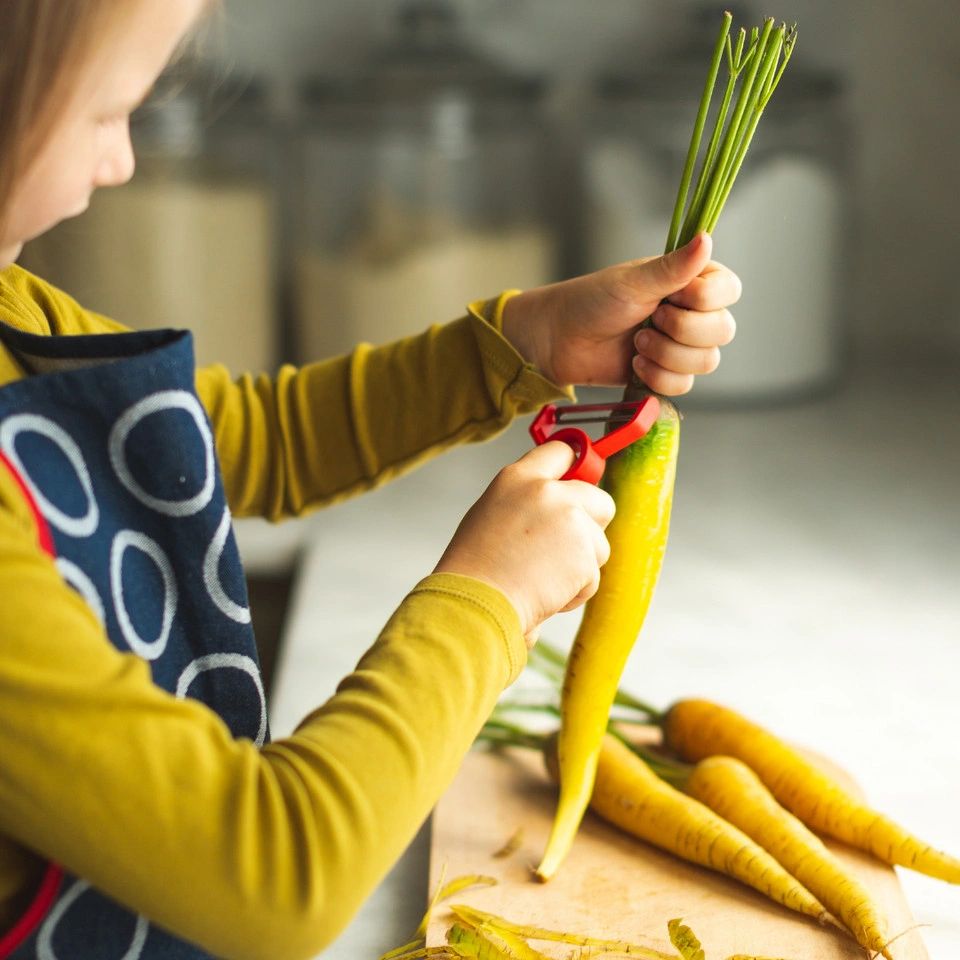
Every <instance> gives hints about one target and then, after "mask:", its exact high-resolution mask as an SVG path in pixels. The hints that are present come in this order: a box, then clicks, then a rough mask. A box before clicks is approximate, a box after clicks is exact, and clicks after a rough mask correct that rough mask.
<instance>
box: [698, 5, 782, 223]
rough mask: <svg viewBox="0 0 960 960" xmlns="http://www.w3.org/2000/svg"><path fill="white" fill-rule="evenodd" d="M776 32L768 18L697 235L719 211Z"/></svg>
mask: <svg viewBox="0 0 960 960" xmlns="http://www.w3.org/2000/svg"><path fill="white" fill-rule="evenodd" d="M772 31H773V20H772V19H771V18H769V17H768V18H767V19H766V20H764V23H763V30H762V32H761V33H760V37H759V39H758V40H757V51H758V53H757V54H756V55H754V56H753V57H752V58H751V61H750V64H749V66H748V68H747V71H746V75H745V76H744V79H743V83H742V84H741V86H740V92H739V94H738V96H737V103H736V106H735V107H734V111H733V117H732V118H731V120H730V123H729V124H728V125H727V129H726V132H725V133H724V136H723V141H722V144H721V146H720V155H719V157H718V159H717V162H716V164H715V165H714V169H713V175H712V176H711V178H710V183H709V185H708V188H707V191H706V194H705V196H704V198H703V202H702V204H701V207H700V211H699V213H698V215H697V219H696V222H695V225H694V231H693V232H694V233H698V232H699V231H700V230H703V229H705V227H706V224H707V223H708V222H709V218H710V214H711V213H712V211H713V210H715V209H716V206H717V203H716V201H717V196H718V194H719V193H720V192H721V190H722V187H723V183H724V182H725V180H726V176H727V172H728V171H729V169H730V164H731V161H732V158H733V155H734V150H735V147H736V144H737V141H738V140H739V138H740V134H741V131H742V125H743V123H744V117H745V116H746V114H747V109H748V107H750V106H751V105H752V101H753V96H754V88H755V85H756V78H757V73H758V71H759V69H760V64H761V62H762V60H763V59H764V58H763V56H762V53H763V52H765V51H766V49H767V41H768V39H769V37H770V34H771V33H772Z"/></svg>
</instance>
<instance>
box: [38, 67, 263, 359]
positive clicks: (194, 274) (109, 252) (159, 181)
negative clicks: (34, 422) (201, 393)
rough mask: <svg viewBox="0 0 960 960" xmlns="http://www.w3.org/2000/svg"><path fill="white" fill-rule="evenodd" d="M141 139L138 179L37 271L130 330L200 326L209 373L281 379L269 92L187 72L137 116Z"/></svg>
mask: <svg viewBox="0 0 960 960" xmlns="http://www.w3.org/2000/svg"><path fill="white" fill-rule="evenodd" d="M131 139H132V141H133V145H134V150H135V153H136V156H137V169H136V173H135V175H134V177H133V179H132V180H131V181H130V183H128V184H125V185H123V186H120V187H111V188H109V189H100V190H98V191H97V192H96V193H95V194H94V196H93V198H92V200H91V204H90V207H89V209H88V210H87V211H86V212H85V213H84V214H83V215H82V216H80V217H78V218H77V219H74V220H70V221H66V222H65V223H63V224H61V225H60V226H58V227H57V228H56V229H55V230H53V231H51V232H50V233H49V234H47V235H45V236H43V237H41V238H39V239H38V240H36V241H34V242H33V243H32V244H30V245H29V247H28V248H27V250H26V251H25V253H24V260H23V262H24V265H25V266H27V267H28V269H33V270H36V272H37V273H39V274H40V275H41V276H43V277H44V278H46V279H49V280H50V281H52V282H53V283H56V284H57V285H59V286H61V287H63V288H64V289H66V290H67V291H68V292H69V293H71V294H72V295H73V296H75V297H77V298H78V299H79V300H80V302H81V303H82V304H83V305H84V306H86V307H88V308H90V309H94V310H97V311H98V312H100V313H103V314H106V315H107V316H109V317H111V318H113V319H115V320H118V321H120V322H121V323H124V324H126V325H127V326H130V327H133V328H137V329H146V328H152V327H161V326H168V327H182V328H188V329H190V330H191V331H192V332H193V334H194V339H195V349H196V356H197V362H198V363H199V364H204V363H212V362H220V363H223V364H225V365H226V366H227V367H228V368H229V369H230V370H231V372H232V373H234V374H239V373H242V372H244V371H251V372H259V371H265V370H271V369H272V367H273V366H274V364H275V363H276V360H277V352H278V318H277V306H276V303H277V289H276V283H275V279H274V278H275V276H276V267H277V263H276V251H275V244H274V222H275V209H274V208H275V206H276V204H275V196H276V172H275V171H276V165H277V160H278V158H277V155H276V152H275V141H276V138H275V135H274V132H273V127H272V123H271V121H270V119H269V117H268V113H267V109H266V98H265V91H264V89H263V87H262V85H261V84H259V83H257V82H255V81H246V82H241V81H239V80H231V79H230V78H228V77H224V76H222V75H219V74H214V73H212V72H208V71H207V70H205V69H204V68H202V67H198V66H196V65H194V64H181V65H180V66H178V67H177V68H175V72H174V73H169V74H166V75H164V76H163V77H161V79H160V81H159V82H158V84H157V87H156V90H155V92H154V94H153V95H151V98H150V99H149V100H148V101H147V103H145V104H144V106H143V107H141V108H140V110H138V111H137V113H136V114H135V115H134V117H133V119H132V122H131Z"/></svg>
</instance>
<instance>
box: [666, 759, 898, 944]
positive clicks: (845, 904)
mask: <svg viewBox="0 0 960 960" xmlns="http://www.w3.org/2000/svg"><path fill="white" fill-rule="evenodd" d="M683 786H684V790H685V792H686V793H688V794H689V795H690V796H691V797H693V798H694V799H696V800H699V801H700V802H701V803H702V804H704V805H705V806H707V807H709V808H710V809H711V810H713V811H714V813H718V814H719V815H720V816H721V817H723V818H724V819H725V820H727V821H728V822H730V823H732V824H733V825H734V826H736V827H739V829H740V830H742V831H743V832H744V833H745V834H746V835H747V836H748V837H750V838H751V839H752V840H754V841H756V842H757V843H758V844H759V845H760V846H761V847H763V849H764V850H766V851H767V852H768V853H770V854H772V855H773V857H774V859H776V860H777V862H778V863H780V864H781V866H783V867H784V868H785V869H786V870H787V871H789V872H790V873H791V874H792V875H793V876H794V877H796V878H797V880H799V881H800V883H802V884H803V885H804V886H805V887H806V888H807V889H808V890H809V891H810V892H811V893H812V894H813V895H814V896H815V897H816V898H817V899H818V900H819V901H820V902H821V903H822V904H823V905H824V906H825V907H826V908H827V909H828V910H829V911H830V912H831V913H832V914H833V915H834V916H835V917H837V919H839V920H841V921H842V922H843V924H844V925H845V926H846V927H847V929H848V930H849V931H850V932H851V933H852V934H853V936H854V938H855V939H856V941H857V943H859V944H860V946H862V947H864V948H865V949H867V950H870V951H873V952H875V953H879V954H881V955H882V956H884V957H886V958H887V960H892V958H891V956H890V953H889V952H888V950H887V948H886V945H887V943H888V941H889V938H888V936H887V932H886V924H885V922H884V919H883V917H882V916H881V914H880V913H879V911H878V909H877V908H876V906H875V905H874V903H873V901H872V900H871V897H870V894H869V892H868V891H867V889H866V888H865V887H864V886H863V884H862V883H860V881H859V880H858V879H857V878H856V877H854V876H851V875H850V874H849V873H848V872H847V871H846V870H844V868H843V866H842V865H841V863H840V861H839V860H837V858H836V857H835V856H834V855H833V854H832V853H831V852H830V851H829V850H828V849H827V848H826V847H825V846H824V844H823V841H822V840H821V839H820V838H819V837H817V836H815V835H814V834H813V833H811V832H810V831H809V830H808V829H807V828H806V827H805V826H804V825H803V824H802V823H801V822H800V821H799V820H798V819H797V818H796V817H794V816H793V815H792V814H790V813H789V812H788V811H787V810H785V809H784V808H783V807H781V806H780V804H779V803H777V801H776V800H775V799H774V797H773V794H771V793H770V791H769V790H768V789H767V788H766V787H765V786H764V785H763V784H762V783H761V782H760V780H759V778H758V777H757V776H756V774H755V773H754V772H753V771H752V770H751V769H750V768H749V767H748V766H747V765H746V764H745V763H742V762H741V761H740V760H737V759H735V758H734V757H727V756H712V757H707V758H706V759H704V760H701V761H700V762H699V763H698V764H697V765H696V766H695V767H694V768H693V769H692V770H691V772H690V774H689V776H688V777H687V779H686V782H685V783H684V785H683Z"/></svg>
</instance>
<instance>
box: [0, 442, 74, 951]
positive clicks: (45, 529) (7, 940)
mask: <svg viewBox="0 0 960 960" xmlns="http://www.w3.org/2000/svg"><path fill="white" fill-rule="evenodd" d="M0 463H2V464H3V465H4V466H5V467H6V468H7V469H8V470H9V471H10V475H11V476H12V477H13V479H14V480H15V481H16V484H17V486H18V487H19V488H20V491H21V493H22V494H23V496H24V499H25V500H26V501H27V505H28V506H29V507H30V512H31V513H32V514H33V519H34V522H35V523H36V525H37V541H38V543H39V544H40V549H41V550H43V552H44V553H46V554H47V555H48V556H51V557H55V556H56V551H55V550H54V546H53V535H52V534H51V533H50V526H49V524H48V523H47V519H46V517H44V515H43V514H42V513H41V512H40V508H39V507H38V506H37V502H36V500H34V498H33V494H32V493H31V492H30V488H29V487H28V486H27V485H26V483H24V480H23V477H21V476H20V474H19V473H18V471H17V470H16V468H15V467H14V466H13V464H12V463H11V462H10V461H9V460H8V459H7V457H6V456H5V455H4V454H3V453H0ZM62 881H63V869H62V868H61V867H60V866H58V865H57V864H55V863H49V864H47V869H46V871H45V872H44V874H43V879H42V880H41V881H40V886H39V887H38V888H37V892H36V894H35V895H34V897H33V900H31V901H30V904H29V906H28V907H27V909H26V910H25V911H24V912H23V915H22V916H21V917H20V919H19V920H18V921H17V922H16V923H15V924H14V925H13V926H12V927H11V928H10V929H9V930H8V931H7V932H6V933H5V934H4V935H3V936H2V937H0V960H5V958H6V957H9V956H10V955H11V954H12V953H13V951H14V950H16V949H17V947H19V946H20V944H21V943H23V942H24V940H26V939H27V937H29V936H30V934H32V933H33V931H34V930H36V929H37V927H39V926H40V924H41V923H42V922H43V918H44V917H45V916H46V915H47V914H48V913H49V912H50V908H51V907H52V906H53V901H54V900H56V898H57V894H58V893H59V891H60V884H61V882H62Z"/></svg>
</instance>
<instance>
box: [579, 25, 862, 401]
mask: <svg viewBox="0 0 960 960" xmlns="http://www.w3.org/2000/svg"><path fill="white" fill-rule="evenodd" d="M714 12H715V11H711V14H713V13H714ZM700 22H701V24H702V25H703V26H704V30H703V31H702V32H695V34H694V38H693V41H692V42H691V43H690V46H689V47H685V48H681V49H678V50H675V51H665V52H664V53H663V55H662V57H659V58H658V62H659V63H660V64H662V67H660V68H658V69H650V70H648V71H646V72H643V73H642V74H641V73H638V74H635V75H629V76H607V77H603V78H600V79H599V80H598V82H597V85H596V91H595V92H596V110H595V112H594V116H593V122H592V126H591V132H590V135H589V137H588V138H587V144H588V146H587V148H586V155H585V158H584V194H585V207H586V210H585V235H586V236H585V249H586V250H587V257H586V258H587V261H588V262H587V267H588V268H596V267H600V266H603V265H605V264H608V263H614V262H619V261H623V260H627V259H632V258H634V257H640V256H649V255H653V254H658V253H661V252H662V251H663V247H664V243H665V241H666V236H667V229H668V227H669V224H670V217H671V213H672V211H673V203H674V200H675V198H676V193H677V187H678V184H679V181H680V175H681V172H682V170H683V165H684V159H685V155H686V150H687V147H688V145H689V139H690V134H691V132H692V130H693V121H694V117H695V115H696V112H697V106H698V103H699V97H700V94H701V93H702V90H703V83H704V80H705V78H706V71H707V66H708V61H709V53H710V50H711V49H712V44H713V41H714V39H715V36H716V29H717V28H718V26H719V20H718V18H717V17H716V16H714V15H711V16H709V17H704V18H703V19H701V21H700ZM741 22H742V21H741V20H740V18H739V17H738V18H736V19H735V21H734V24H735V26H739V24H740V23H741ZM725 79H726V75H725V72H721V75H720V77H719V78H718V88H719V89H722V86H721V84H722V83H723V82H724V81H725ZM718 96H719V93H715V98H718ZM842 105H843V100H842V91H841V84H840V82H839V80H838V79H837V78H836V77H835V76H833V75H830V74H827V73H814V72H811V71H807V70H805V69H804V67H803V65H802V64H801V63H798V62H796V58H794V59H793V60H792V61H791V63H790V67H789V69H788V70H787V71H786V72H785V73H784V75H783V79H782V81H781V83H780V85H779V86H778V88H777V91H776V93H775V94H774V96H773V99H772V100H771V101H770V105H769V107H768V108H767V109H766V111H765V112H764V114H763V118H762V120H761V121H760V125H759V127H758V128H757V132H756V135H755V136H754V139H753V141H752V143H751V146H750V150H749V152H748V154H747V157H746V160H745V161H744V164H743V166H742V167H741V169H740V173H739V175H738V177H737V181H736V183H735V185H734V187H733V191H732V193H731V194H730V197H729V199H728V201H727V203H726V205H725V207H724V210H723V214H722V215H721V217H720V220H719V223H718V225H717V228H716V231H715V233H714V256H715V258H716V259H717V260H719V261H721V262H722V263H724V264H726V265H727V266H729V267H730V268H731V269H733V270H734V271H735V272H736V273H737V274H738V275H739V276H740V279H741V280H742V281H743V295H742V297H741V299H740V301H739V303H737V304H736V305H735V306H734V307H733V308H732V313H733V314H734V317H735V318H736V321H737V335H736V339H735V340H734V341H733V343H731V344H730V345H728V346H727V347H725V348H724V349H723V351H722V362H721V364H720V367H719V369H718V370H716V371H715V372H714V373H713V374H711V375H710V376H708V377H702V378H698V381H697V385H696V387H695V388H694V391H693V393H692V394H691V401H692V402H700V401H706V402H710V403H713V404H721V403H727V402H730V403H739V402H744V401H768V400H780V399H793V398H802V397H804V396H807V395H809V394H811V393H813V392H815V391H817V390H818V389H821V388H823V387H825V386H828V385H829V384H831V383H832V382H834V381H835V380H836V378H837V377H838V375H839V373H840V372H841V369H842V365H843V362H844V358H845V352H846V346H847V331H846V329H845V325H844V321H843V318H844V312H845V311H844V304H843V284H842V277H843V275H844V272H845V270H846V269H847V261H846V253H845V251H846V249H847V247H846V244H845V243H844V240H845V231H846V227H847V221H848V215H847V205H846V199H845V197H846V191H845V186H844V177H845V172H846V167H847V164H846V156H847V145H848V142H849V137H848V125H847V123H846V120H845V117H844V110H843V106H842ZM710 129H712V126H711V125H709V124H708V127H707V130H706V132H705V134H704V137H705V138H706V137H707V136H708V135H709V131H710Z"/></svg>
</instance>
